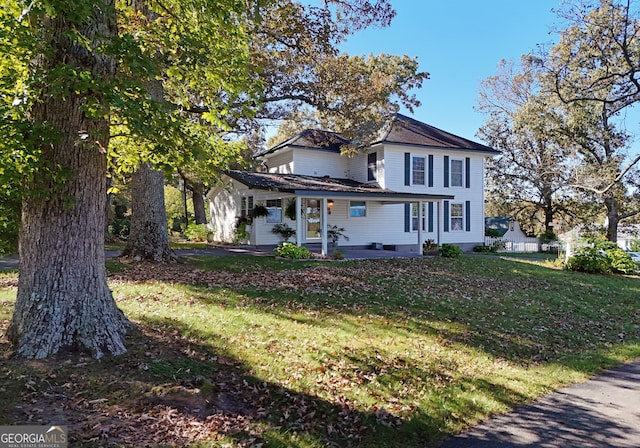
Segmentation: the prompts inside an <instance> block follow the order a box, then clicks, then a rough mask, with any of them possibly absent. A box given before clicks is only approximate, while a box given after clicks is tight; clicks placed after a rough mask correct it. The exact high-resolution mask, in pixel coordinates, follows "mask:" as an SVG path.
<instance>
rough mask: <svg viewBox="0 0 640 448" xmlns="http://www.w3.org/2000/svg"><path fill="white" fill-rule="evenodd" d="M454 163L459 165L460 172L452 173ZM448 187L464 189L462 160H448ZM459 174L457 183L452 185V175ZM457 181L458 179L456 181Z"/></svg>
mask: <svg viewBox="0 0 640 448" xmlns="http://www.w3.org/2000/svg"><path fill="white" fill-rule="evenodd" d="M454 162H458V163H460V170H459V171H456V172H454V170H453V164H454ZM449 165H450V167H449V186H451V187H454V188H462V187H464V181H465V176H464V165H465V163H464V159H450V160H449ZM458 173H459V174H460V179H459V183H454V180H453V179H454V177H453V176H454V175H456V174H458ZM456 180H458V179H456Z"/></svg>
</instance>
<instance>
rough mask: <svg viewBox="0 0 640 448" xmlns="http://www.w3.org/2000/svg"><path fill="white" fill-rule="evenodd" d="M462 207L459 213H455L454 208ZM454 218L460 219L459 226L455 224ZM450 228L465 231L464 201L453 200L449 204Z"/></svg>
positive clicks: (452, 230)
mask: <svg viewBox="0 0 640 448" xmlns="http://www.w3.org/2000/svg"><path fill="white" fill-rule="evenodd" d="M457 208H459V209H460V214H459V215H457V214H456V215H454V210H456V209H457ZM454 219H455V220H456V222H457V220H459V221H460V225H459V228H458V226H454V225H453V223H454ZM449 230H450V231H451V232H464V231H465V203H464V202H452V203H450V204H449Z"/></svg>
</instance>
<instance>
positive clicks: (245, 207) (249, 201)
mask: <svg viewBox="0 0 640 448" xmlns="http://www.w3.org/2000/svg"><path fill="white" fill-rule="evenodd" d="M253 205H254V199H253V195H248V196H244V195H243V196H241V197H240V216H241V217H243V218H249V219H250V218H253V216H251V215H252V214H253V213H252V212H253Z"/></svg>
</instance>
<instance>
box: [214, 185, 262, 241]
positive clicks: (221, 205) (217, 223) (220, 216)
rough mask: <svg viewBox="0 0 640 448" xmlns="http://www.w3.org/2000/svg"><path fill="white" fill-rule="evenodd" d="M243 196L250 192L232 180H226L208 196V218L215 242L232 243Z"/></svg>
mask: <svg viewBox="0 0 640 448" xmlns="http://www.w3.org/2000/svg"><path fill="white" fill-rule="evenodd" d="M243 195H247V196H249V195H251V190H249V189H248V188H247V187H246V186H244V185H242V184H241V183H239V182H236V181H234V180H227V181H226V182H225V183H224V184H223V185H222V186H219V187H217V188H216V189H214V190H212V191H211V192H210V193H209V194H208V197H209V216H210V222H211V226H212V228H213V238H214V240H215V241H220V242H227V243H231V242H233V241H234V239H235V234H236V227H235V225H236V219H237V218H238V217H239V216H240V215H241V210H240V201H241V198H242V196H243Z"/></svg>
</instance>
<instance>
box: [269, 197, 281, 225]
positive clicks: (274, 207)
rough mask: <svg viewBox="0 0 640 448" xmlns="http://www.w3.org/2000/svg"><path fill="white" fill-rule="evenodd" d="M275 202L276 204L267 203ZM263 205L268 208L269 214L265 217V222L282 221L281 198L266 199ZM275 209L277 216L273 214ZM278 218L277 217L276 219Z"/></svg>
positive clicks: (279, 222) (275, 222) (276, 222)
mask: <svg viewBox="0 0 640 448" xmlns="http://www.w3.org/2000/svg"><path fill="white" fill-rule="evenodd" d="M270 202H271V203H272V204H273V203H277V205H269V203H270ZM265 206H266V207H267V210H269V214H268V215H267V216H266V217H265V221H266V222H267V224H281V223H282V215H283V213H282V199H280V198H278V199H267V200H266V201H265ZM275 211H279V216H276V215H275ZM278 218H279V219H278Z"/></svg>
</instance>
